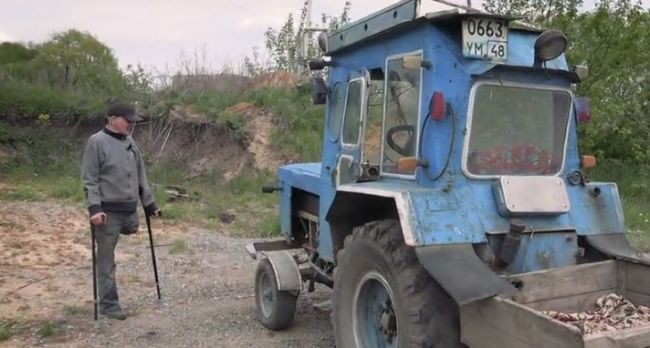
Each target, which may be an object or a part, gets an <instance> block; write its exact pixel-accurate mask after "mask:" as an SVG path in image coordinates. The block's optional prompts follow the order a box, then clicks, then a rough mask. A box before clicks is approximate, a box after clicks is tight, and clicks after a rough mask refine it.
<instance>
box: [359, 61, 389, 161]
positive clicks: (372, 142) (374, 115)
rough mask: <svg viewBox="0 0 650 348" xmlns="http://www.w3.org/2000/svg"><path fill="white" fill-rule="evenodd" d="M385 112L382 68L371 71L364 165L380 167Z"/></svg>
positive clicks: (364, 143)
mask: <svg viewBox="0 0 650 348" xmlns="http://www.w3.org/2000/svg"><path fill="white" fill-rule="evenodd" d="M383 110H384V72H383V70H382V69H380V68H376V69H372V70H371V71H370V81H368V114H367V115H366V130H365V137H364V142H363V163H365V164H368V165H370V166H379V163H380V161H381V140H382V136H381V123H382V120H383V117H382V115H383Z"/></svg>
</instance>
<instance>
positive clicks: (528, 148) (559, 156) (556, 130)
mask: <svg viewBox="0 0 650 348" xmlns="http://www.w3.org/2000/svg"><path fill="white" fill-rule="evenodd" d="M570 111H571V95H570V94H569V93H568V92H567V91H565V90H559V89H558V90H553V89H540V88H532V87H521V86H503V85H492V84H482V85H480V86H478V87H477V88H476V91H475V93H474V100H473V106H472V114H471V121H470V127H469V135H468V136H469V142H468V145H467V149H465V152H466V159H465V161H466V162H465V168H466V170H467V172H468V173H469V174H470V175H477V176H495V175H555V174H557V173H558V172H559V171H560V170H561V169H562V164H563V161H564V148H565V143H566V135H567V126H568V122H569V114H570Z"/></svg>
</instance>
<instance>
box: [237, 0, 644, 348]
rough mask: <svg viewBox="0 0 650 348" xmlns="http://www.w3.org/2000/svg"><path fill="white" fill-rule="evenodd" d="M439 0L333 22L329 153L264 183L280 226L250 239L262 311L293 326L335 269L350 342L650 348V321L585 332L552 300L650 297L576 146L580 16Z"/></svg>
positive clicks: (336, 318) (323, 39)
mask: <svg viewBox="0 0 650 348" xmlns="http://www.w3.org/2000/svg"><path fill="white" fill-rule="evenodd" d="M432 4H433V5H438V4H437V3H434V2H432V1H427V0H425V1H420V0H405V1H401V2H399V3H396V4H394V5H392V6H390V7H388V8H385V9H383V10H381V11H379V12H377V13H374V14H372V15H370V16H367V17H365V18H363V19H360V20H358V21H356V22H353V23H351V24H348V25H346V26H344V27H342V28H340V29H338V30H336V31H334V32H328V33H323V34H321V35H320V36H319V46H320V47H321V49H322V50H323V54H322V57H318V58H315V59H313V60H311V61H310V62H309V67H310V69H312V70H314V71H319V70H320V73H322V74H324V75H326V76H324V78H323V77H314V78H313V79H312V80H311V87H312V99H313V101H314V103H317V104H326V107H327V113H326V117H325V119H324V135H323V143H322V144H323V145H322V160H321V162H319V163H300V164H289V165H284V166H281V167H280V168H279V169H278V173H277V182H276V183H274V184H271V185H267V186H265V187H264V188H263V191H264V192H269V193H275V194H278V195H279V202H280V204H279V206H280V209H279V210H280V211H279V214H280V222H281V223H280V225H281V232H282V238H280V239H277V240H271V241H263V242H258V243H252V244H250V245H248V246H247V252H248V253H249V254H250V255H251V256H252V257H253V258H255V259H257V260H258V268H257V271H256V274H255V303H256V308H257V317H258V319H259V320H260V321H261V323H262V324H263V325H264V326H265V327H267V328H269V329H271V330H282V329H285V328H288V327H289V326H290V325H291V324H292V323H293V321H294V316H295V311H296V301H297V298H298V296H299V294H300V293H301V292H303V291H309V292H311V291H314V287H315V283H320V284H324V285H325V286H327V287H329V288H331V320H332V325H333V329H334V337H335V341H336V346H337V347H339V348H348V347H380V348H383V347H402V348H404V347H406V348H410V347H471V348H477V347H567V348H569V347H570V348H573V347H591V348H596V347H634V348H640V347H647V346H650V327H649V326H641V327H634V328H628V329H620V330H609V331H604V332H599V333H592V334H589V335H586V334H585V333H584V332H583V330H581V329H579V328H578V327H576V326H573V325H569V324H568V323H566V322H563V321H560V320H557V319H555V318H552V317H550V316H549V315H546V314H545V313H548V311H561V312H568V313H573V312H581V311H586V310H588V309H590V308H591V307H592V306H593V304H594V302H595V301H596V300H597V299H598V298H600V297H601V296H603V295H607V294H618V295H621V296H624V297H625V298H626V299H627V300H629V301H630V302H631V303H632V304H634V305H637V306H650V259H648V257H647V256H645V255H644V254H642V253H640V252H638V251H636V250H634V249H633V248H632V247H631V246H630V243H629V242H628V240H627V238H626V235H625V231H626V229H625V226H624V221H623V211H622V206H621V201H620V197H619V194H618V190H617V186H616V184H615V183H609V182H590V181H589V180H588V179H587V177H586V174H587V169H588V168H589V167H592V166H594V165H595V158H594V157H593V156H586V155H581V154H580V152H579V149H578V139H577V138H578V128H579V127H580V126H581V125H583V123H584V122H585V121H587V120H588V119H589V117H590V114H589V103H588V102H589V100H588V99H587V98H583V97H577V96H575V95H574V90H575V86H576V84H578V83H580V81H581V79H584V78H586V75H587V68H586V67H584V66H575V67H569V66H568V63H567V60H566V56H565V50H566V48H567V46H568V39H567V37H566V36H565V35H564V34H563V33H562V32H559V31H556V30H545V29H540V28H536V27H533V26H531V25H528V24H526V23H523V22H520V21H518V20H517V19H516V18H512V17H508V16H503V15H496V14H491V13H485V12H481V11H477V10H473V9H471V8H464V7H461V8H448V9H443V10H440V9H439V8H437V7H438V6H432ZM325 72H326V74H325Z"/></svg>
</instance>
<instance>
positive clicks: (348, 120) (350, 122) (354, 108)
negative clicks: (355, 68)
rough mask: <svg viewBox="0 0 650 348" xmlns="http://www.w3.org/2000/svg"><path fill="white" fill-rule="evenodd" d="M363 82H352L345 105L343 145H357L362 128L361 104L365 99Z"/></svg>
mask: <svg viewBox="0 0 650 348" xmlns="http://www.w3.org/2000/svg"><path fill="white" fill-rule="evenodd" d="M361 81H362V80H353V81H350V84H349V85H348V98H347V99H346V103H345V118H344V119H343V143H344V144H347V145H357V144H358V143H359V129H360V128H361V124H360V122H361V102H362V98H363V93H362V85H361Z"/></svg>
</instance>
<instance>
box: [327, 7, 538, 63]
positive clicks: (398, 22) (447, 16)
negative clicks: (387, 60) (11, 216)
mask: <svg viewBox="0 0 650 348" xmlns="http://www.w3.org/2000/svg"><path fill="white" fill-rule="evenodd" d="M445 8H446V9H445ZM470 16H471V17H483V18H491V19H502V20H507V21H508V22H509V23H510V24H509V27H510V28H511V29H518V30H526V31H533V32H542V31H543V29H540V28H537V27H534V26H532V25H530V24H526V23H523V22H519V21H515V20H517V19H519V18H518V17H511V16H504V15H498V14H494V13H489V12H484V11H480V10H477V9H474V8H470V7H465V6H461V5H453V4H451V3H447V2H446V1H445V0H439V1H436V0H403V1H400V2H398V3H396V4H394V5H391V6H389V7H386V8H384V9H383V10H380V11H378V12H375V13H373V14H371V15H369V16H366V17H364V18H361V19H359V20H357V21H354V22H352V23H350V24H348V25H346V26H344V27H342V28H340V29H338V30H336V31H334V32H332V33H329V35H328V40H327V53H328V54H332V53H336V52H338V51H341V50H343V49H346V48H349V47H351V46H354V45H355V44H358V43H360V42H363V41H366V40H369V39H372V38H377V37H379V36H382V35H384V34H386V33H388V32H391V31H394V30H397V29H403V28H406V27H408V26H412V25H417V24H418V23H425V22H429V23H439V24H443V25H444V24H453V23H459V22H460V21H461V20H462V19H463V18H466V17H470Z"/></svg>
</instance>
